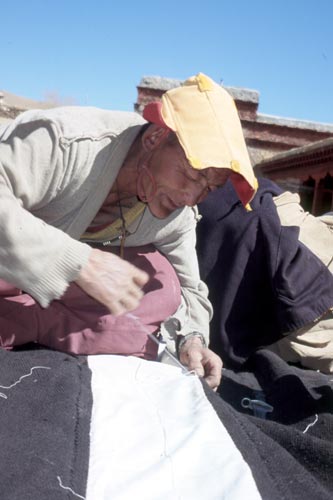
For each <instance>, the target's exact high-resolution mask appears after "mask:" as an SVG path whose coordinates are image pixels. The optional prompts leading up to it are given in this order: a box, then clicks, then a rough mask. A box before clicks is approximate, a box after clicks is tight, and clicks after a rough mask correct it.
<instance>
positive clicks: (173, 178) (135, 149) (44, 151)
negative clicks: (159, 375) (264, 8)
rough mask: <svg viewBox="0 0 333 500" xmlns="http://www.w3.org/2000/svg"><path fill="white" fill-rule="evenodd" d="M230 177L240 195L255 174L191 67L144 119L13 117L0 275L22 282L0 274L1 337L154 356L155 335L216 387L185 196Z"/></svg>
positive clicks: (5, 148) (236, 126) (219, 101)
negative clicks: (0, 289) (187, 75)
mask: <svg viewBox="0 0 333 500" xmlns="http://www.w3.org/2000/svg"><path fill="white" fill-rule="evenodd" d="M228 177H230V178H231V180H232V182H233V183H234V185H235V188H236V191H237V193H238V195H239V198H240V200H241V201H242V203H243V204H244V205H247V204H248V203H249V201H250V200H251V199H252V197H253V196H254V193H255V190H256V179H255V177H254V174H253V171H252V168H251V165H250V161H249V157H248V153H247V150H246V147H245V143H244V138H243V135H242V130H241V125H240V122H239V118H238V115H237V111H236V108H235V105H234V102H233V100H232V98H231V97H230V95H229V94H228V93H227V92H226V91H225V90H224V89H222V88H221V86H219V85H217V84H216V83H215V82H213V81H212V80H211V79H210V78H208V77H207V76H205V75H203V74H198V75H197V76H195V77H192V78H190V79H189V80H187V81H186V82H185V83H184V85H183V86H181V87H179V88H176V89H172V90H170V91H168V92H166V93H165V94H164V95H163V97H162V101H161V102H158V103H151V104H149V105H148V106H147V107H146V109H145V110H144V118H142V117H141V116H139V115H138V114H136V113H125V112H112V111H105V110H100V109H95V108H79V107H74V108H58V109H53V110H48V111H30V112H26V113H23V114H22V115H20V116H19V117H18V118H17V119H16V120H15V121H13V122H12V123H11V124H9V125H7V127H6V128H5V129H3V130H2V132H1V134H0V194H1V209H0V231H1V249H0V277H1V278H2V279H3V280H6V282H8V283H10V284H11V285H13V286H15V287H16V288H18V289H20V290H23V291H24V293H23V294H21V295H20V294H17V292H16V291H15V290H14V291H13V290H12V291H11V292H10V289H6V285H5V284H3V288H4V291H3V297H2V301H1V304H0V316H1V318H2V319H1V321H2V323H1V322H0V326H1V328H0V331H1V340H2V345H3V346H5V347H10V346H12V345H17V344H22V343H24V342H27V341H31V340H32V341H38V342H40V343H41V344H43V345H48V346H50V347H52V348H55V349H60V350H64V351H68V352H73V353H78V354H89V353H99V352H103V353H106V352H108V353H120V354H136V355H142V356H144V357H148V358H149V357H150V358H152V357H153V358H154V356H155V355H156V353H155V354H154V353H153V354H152V352H153V351H152V349H151V347H149V345H150V344H149V341H150V338H151V337H150V336H149V335H151V334H155V335H159V336H162V337H163V340H164V341H165V343H166V345H167V347H168V348H169V349H170V350H172V349H173V350H178V355H179V358H180V360H181V361H182V362H183V363H185V364H186V365H187V366H188V367H189V369H193V370H196V371H197V373H198V374H199V375H201V376H204V377H205V378H206V380H207V382H208V383H209V384H210V385H211V386H212V387H216V386H217V385H218V384H219V381H220V372H221V361H220V359H219V358H218V357H217V356H216V355H215V354H214V353H213V352H212V351H211V350H210V349H208V342H209V339H208V335H209V320H210V317H211V305H210V303H209V301H208V299H207V288H206V286H205V285H204V284H203V283H202V281H201V280H200V278H199V272H198V264H197V258H196V253H195V226H196V219H197V211H196V208H195V206H196V204H197V203H198V202H200V201H202V200H203V199H204V197H205V196H206V195H207V193H208V192H209V191H212V190H214V189H216V188H218V187H219V186H222V185H223V184H224V183H225V182H226V180H227V178H228ZM147 245H148V246H147ZM9 288H10V287H9ZM128 311H132V313H131V314H129V313H128ZM158 313H160V316H159V315H158ZM161 316H162V317H161Z"/></svg>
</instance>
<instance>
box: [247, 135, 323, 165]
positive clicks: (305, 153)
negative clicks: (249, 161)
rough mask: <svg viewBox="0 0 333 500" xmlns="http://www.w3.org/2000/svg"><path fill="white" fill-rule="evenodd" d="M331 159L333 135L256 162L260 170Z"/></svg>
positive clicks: (310, 163)
mask: <svg viewBox="0 0 333 500" xmlns="http://www.w3.org/2000/svg"><path fill="white" fill-rule="evenodd" d="M328 161H330V162H331V161H333V137H329V138H328V139H323V140H321V141H316V142H313V143H311V144H308V145H306V146H302V147H299V148H293V149H290V150H289V151H285V152H283V153H278V154H276V155H274V156H272V157H270V158H268V159H265V160H263V161H261V162H259V163H257V164H256V168H257V167H258V168H259V169H260V170H261V171H262V172H264V171H265V170H270V171H271V170H274V169H275V168H279V169H283V168H290V167H292V166H296V165H302V166H304V165H307V164H308V165H313V164H316V163H324V162H328Z"/></svg>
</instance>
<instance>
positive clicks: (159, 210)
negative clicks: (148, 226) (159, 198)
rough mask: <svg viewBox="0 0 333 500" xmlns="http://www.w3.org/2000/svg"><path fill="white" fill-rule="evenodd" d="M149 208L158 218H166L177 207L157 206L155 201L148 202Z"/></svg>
mask: <svg viewBox="0 0 333 500" xmlns="http://www.w3.org/2000/svg"><path fill="white" fill-rule="evenodd" d="M148 208H149V210H150V212H151V214H152V215H153V216H154V217H156V219H166V218H167V217H169V215H171V214H172V213H173V212H175V211H176V210H177V209H171V208H165V207H162V206H158V207H157V206H155V205H154V204H153V203H148Z"/></svg>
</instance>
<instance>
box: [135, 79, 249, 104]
mask: <svg viewBox="0 0 333 500" xmlns="http://www.w3.org/2000/svg"><path fill="white" fill-rule="evenodd" d="M182 83H183V81H182V80H178V79H175V78H164V77H162V76H143V77H142V78H141V80H140V83H139V85H138V87H141V88H148V89H158V90H161V91H163V92H166V91H167V90H170V89H174V88H176V87H180V85H181V84H182ZM222 87H223V88H225V89H226V90H227V91H228V92H229V93H230V94H231V95H232V97H233V98H234V99H235V100H237V101H245V102H251V103H253V104H258V102H259V92H257V91H256V90H251V89H245V88H242V87H226V86H224V85H222Z"/></svg>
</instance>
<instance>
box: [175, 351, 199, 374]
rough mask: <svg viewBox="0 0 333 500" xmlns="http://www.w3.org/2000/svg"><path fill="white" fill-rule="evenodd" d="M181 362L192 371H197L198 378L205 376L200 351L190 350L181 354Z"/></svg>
mask: <svg viewBox="0 0 333 500" xmlns="http://www.w3.org/2000/svg"><path fill="white" fill-rule="evenodd" d="M180 361H181V362H182V363H183V364H184V365H186V366H187V368H188V369H189V370H190V371H192V370H193V371H195V373H196V374H197V375H198V377H203V376H204V375H205V370H204V367H203V365H202V353H201V351H200V350H199V349H189V350H186V351H184V352H181V354H180Z"/></svg>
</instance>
